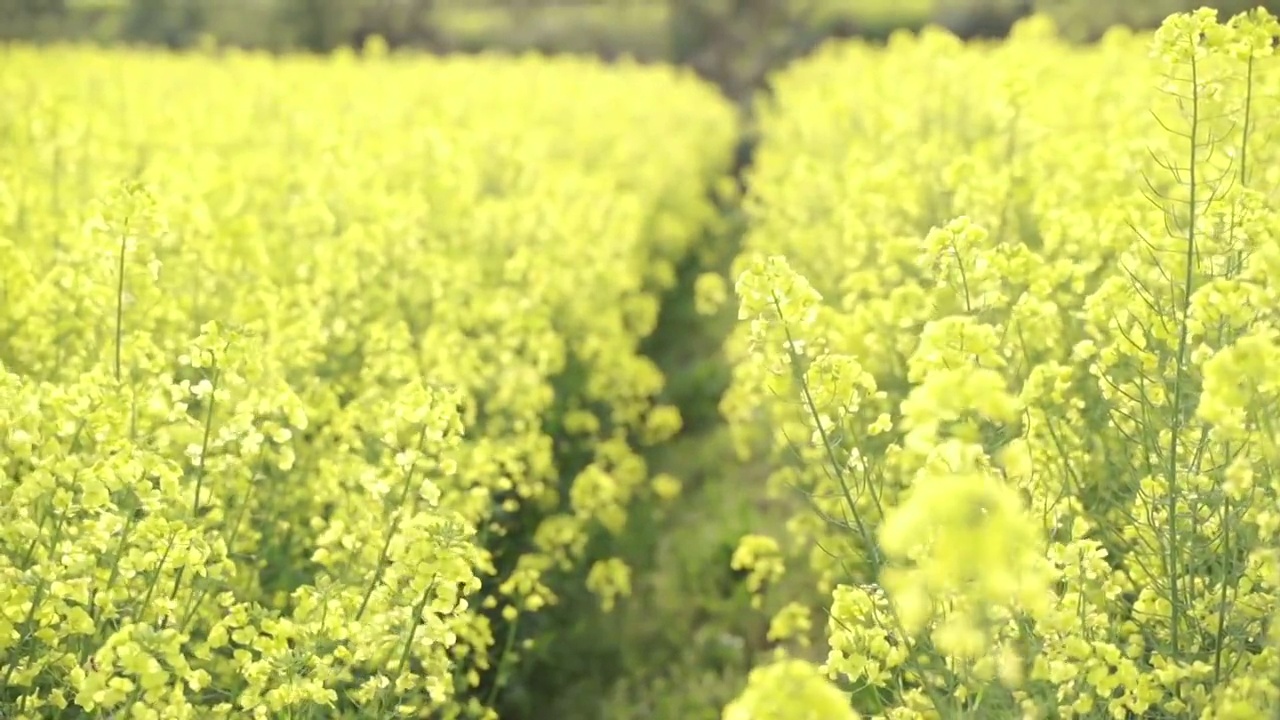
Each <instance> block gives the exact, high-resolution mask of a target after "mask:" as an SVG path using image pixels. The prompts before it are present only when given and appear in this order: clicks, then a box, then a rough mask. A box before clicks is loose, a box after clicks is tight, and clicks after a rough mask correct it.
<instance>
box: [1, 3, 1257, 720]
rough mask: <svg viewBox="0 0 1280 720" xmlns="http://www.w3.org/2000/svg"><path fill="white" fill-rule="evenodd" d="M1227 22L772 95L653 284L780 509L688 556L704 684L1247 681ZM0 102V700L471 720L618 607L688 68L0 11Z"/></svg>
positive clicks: (899, 60) (1116, 699) (784, 716)
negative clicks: (721, 361) (65, 37)
mask: <svg viewBox="0 0 1280 720" xmlns="http://www.w3.org/2000/svg"><path fill="white" fill-rule="evenodd" d="M1278 36H1280V22H1277V21H1276V20H1275V19H1274V18H1272V17H1270V16H1269V15H1266V14H1265V13H1260V14H1254V15H1250V16H1239V17H1236V18H1234V19H1231V20H1229V21H1228V20H1227V19H1225V18H1224V19H1223V20H1222V22H1219V21H1218V20H1217V19H1215V17H1214V15H1213V14H1212V13H1211V12H1199V13H1194V14H1185V15H1176V16H1172V17H1171V18H1170V19H1169V20H1168V21H1167V22H1166V23H1165V25H1164V26H1163V27H1162V28H1161V29H1160V30H1159V31H1158V32H1156V33H1155V34H1154V36H1153V35H1150V34H1142V35H1133V34H1132V33H1128V32H1124V31H1114V32H1112V33H1110V34H1108V35H1107V36H1106V37H1105V38H1104V39H1103V40H1102V41H1101V42H1100V43H1098V44H1096V45H1093V46H1089V47H1072V46H1069V45H1067V44H1066V43H1064V42H1062V41H1060V40H1058V39H1057V38H1056V36H1055V35H1054V32H1053V28H1052V27H1051V26H1050V25H1049V24H1048V23H1047V21H1044V20H1042V19H1039V18H1036V19H1032V20H1030V21H1027V22H1024V23H1023V24H1022V25H1020V26H1019V27H1018V28H1017V31H1016V32H1015V33H1014V35H1013V37H1012V38H1011V39H1010V40H1009V41H1008V42H1005V43H1001V44H999V45H987V46H966V45H963V44H961V43H959V42H958V41H956V40H955V39H954V38H952V37H950V36H948V35H946V34H944V33H941V32H935V31H927V32H925V33H923V34H921V35H919V36H908V35H900V36H897V37H895V38H894V39H893V40H892V42H891V43H890V44H889V46H888V48H871V47H868V46H863V45H859V44H853V43H842V44H836V45H830V46H827V47H826V48H824V49H822V50H821V51H819V52H818V53H817V54H816V55H815V56H813V57H811V58H809V59H806V60H804V61H802V62H800V63H798V64H796V65H794V66H792V67H791V68H789V69H787V70H785V71H783V72H782V73H781V74H779V75H778V76H777V77H776V78H775V82H774V87H773V91H772V93H771V94H770V97H769V99H768V100H762V101H761V103H760V107H759V118H758V122H759V127H760V133H761V137H762V141H761V144H760V147H759V150H758V153H757V159H756V163H755V167H754V168H753V170H752V172H751V178H750V187H751V189H750V191H749V192H748V194H747V195H746V197H744V198H742V199H741V202H742V209H743V211H744V212H745V214H746V218H747V223H748V231H747V233H746V236H745V238H744V239H743V242H742V247H741V248H740V251H741V253H740V256H739V257H738V259H737V261H736V263H735V267H734V268H733V271H732V272H731V273H730V276H728V277H724V276H718V275H714V274H708V275H706V276H704V277H702V278H701V279H700V280H699V283H698V291H699V298H698V300H699V304H700V306H704V307H709V306H714V305H715V304H716V303H717V302H721V303H724V302H732V303H735V304H736V305H737V306H738V309H739V313H738V315H739V318H740V322H739V323H738V326H737V331H736V332H735V333H734V335H733V337H731V338H730V340H729V342H728V344H727V346H726V348H725V354H726V356H727V357H728V358H729V360H730V362H731V363H732V371H733V375H732V384H731V387H730V388H729V390H728V392H727V393H726V394H725V396H724V398H723V402H722V405H721V410H722V415H723V418H724V421H725V423H726V425H727V428H728V430H729V432H731V433H732V436H733V440H734V446H735V449H736V450H737V452H738V454H739V456H740V458H750V459H753V460H755V461H757V462H761V463H764V464H766V465H767V466H768V467H769V468H771V469H772V474H771V475H770V476H769V478H768V481H767V482H768V486H769V490H770V492H772V493H773V494H774V496H775V498H774V500H773V502H774V503H776V504H777V506H779V507H785V508H792V509H793V514H792V516H791V518H790V520H789V521H788V522H787V524H786V532H785V533H765V532H763V531H762V532H760V533H756V534H752V535H749V536H747V537H744V538H743V539H742V542H741V544H740V545H739V547H738V549H737V552H736V553H735V554H734V557H733V559H732V566H733V568H734V569H735V570H738V571H740V572H741V573H742V575H743V578H744V582H745V585H746V586H747V587H748V588H749V589H750V590H751V592H753V593H755V594H756V595H757V596H758V600H759V605H760V607H761V608H762V612H767V613H769V614H770V615H771V617H772V623H771V627H770V630H769V635H770V639H771V640H772V641H773V642H774V643H775V645H776V648H775V649H776V653H777V656H776V658H773V659H772V660H770V661H768V662H765V663H763V664H762V665H761V666H760V667H759V668H758V669H757V670H756V671H755V672H754V673H753V674H752V676H751V678H750V680H749V682H748V683H747V685H746V686H745V687H744V688H743V691H742V694H741V696H740V697H739V698H738V699H737V700H736V701H734V702H733V703H732V704H730V705H729V706H728V707H726V708H725V710H724V715H725V718H726V720H800V719H801V718H822V719H823V720H828V719H831V720H840V719H842V718H843V719H845V720H849V719H850V718H857V717H875V718H886V719H888V718H892V719H894V720H908V719H913V720H914V719H917V718H919V719H925V718H928V719H934V718H936V719H938V720H950V719H952V718H1014V717H1022V718H1028V719H1031V718H1046V719H1048V718H1128V717H1144V718H1145V717H1151V718H1166V717H1167V718H1220V719H1224V720H1225V719H1227V718H1240V719H1241V720H1253V719H1254V718H1258V717H1266V716H1270V715H1271V714H1274V712H1276V711H1277V710H1280V628H1277V626H1276V623H1275V620H1276V615H1277V611H1278V610H1280V470H1277V469H1276V468H1275V467H1274V466H1273V465H1272V463H1275V462H1278V461H1280V445H1277V443H1276V440H1275V437H1276V435H1275V429H1276V421H1277V420H1280V415H1278V414H1277V413H1280V409H1278V408H1280V406H1277V400H1280V375H1277V373H1280V369H1278V368H1280V362H1277V361H1280V298H1278V297H1277V293H1280V289H1277V288H1280V283H1278V282H1277V280H1280V278H1277V277H1275V276H1276V274H1277V273H1280V245H1277V243H1276V237H1277V236H1278V235H1277V234H1278V233H1280V213H1277V211H1276V210H1274V209H1273V207H1274V206H1275V203H1276V200H1277V199H1278V198H1277V190H1278V189H1280V173H1278V172H1277V169H1276V168H1277V167H1280V164H1278V163H1277V161H1280V145H1277V144H1276V143H1275V142H1274V141H1273V138H1272V137H1271V135H1272V133H1274V132H1275V131H1276V129H1277V128H1280V124H1278V123H1277V120H1276V118H1280V72H1277V67H1276V65H1275V60H1274V59H1273V57H1272V53H1273V48H1274V46H1275V40H1276V38H1277V37H1278ZM0 93H2V96H3V97H5V98H6V99H7V100H8V102H5V103H0V717H5V718H10V717H12V718H63V717H69V718H79V717H84V718H108V717H112V718H206V717H227V718H240V717H258V718H338V717H347V718H385V717H416V718H427V717H436V718H486V717H487V718H493V717H497V713H496V712H495V710H494V707H495V703H494V698H495V697H497V696H498V695H499V694H500V693H501V691H502V688H503V685H504V682H505V681H506V679H507V678H509V677H510V675H511V674H512V673H514V672H516V669H518V668H519V666H520V663H521V662H522V656H523V653H524V652H525V651H526V650H528V649H530V647H532V646H533V645H536V643H537V642H538V640H539V637H538V634H537V632H533V631H530V630H529V628H530V627H533V628H537V627H539V625H538V617H539V615H540V614H541V613H543V612H545V611H546V609H547V608H549V607H552V606H554V605H555V604H556V603H557V601H558V599H559V597H558V595H559V592H558V591H559V590H560V589H563V588H565V587H567V586H566V583H582V584H584V585H585V586H586V587H587V588H589V589H590V590H591V591H592V592H593V593H595V594H596V595H598V597H599V601H600V602H601V603H602V604H603V605H604V606H606V607H612V606H613V605H615V604H618V603H625V602H626V599H625V596H626V595H627V594H628V593H629V591H630V588H631V587H632V585H633V583H634V582H636V581H637V578H634V577H633V572H632V570H631V569H630V568H629V567H628V566H627V564H626V563H624V562H623V561H622V560H620V559H619V558H617V557H612V556H610V555H609V553H607V552H602V551H601V550H600V548H601V546H602V545H601V543H599V542H597V540H598V539H599V538H601V537H608V536H609V535H611V534H618V533H621V532H623V531H624V529H625V528H626V527H627V526H628V524H629V523H631V522H632V521H633V520H634V519H635V517H636V514H637V513H641V512H649V511H650V510H651V508H653V507H654V506H655V505H661V503H663V502H680V500H679V499H678V498H679V488H680V479H679V478H675V477H671V476H668V475H664V474H661V473H656V472H654V471H652V470H651V469H650V468H649V467H648V466H647V464H646V462H645V460H644V456H643V454H642V451H643V449H644V448H646V447H649V446H653V445H657V444H661V443H663V442H665V441H666V440H668V439H670V438H671V437H673V436H674V435H675V434H676V433H678V432H679V431H680V428H681V417H680V413H679V411H678V409H676V408H675V407H673V406H671V405H669V404H667V403H664V402H663V391H664V384H665V382H666V378H664V377H663V374H662V372H661V371H660V370H659V369H658V368H657V367H656V365H655V364H654V362H653V361H652V360H650V359H648V358H647V357H646V356H645V355H644V354H643V352H642V343H643V341H644V340H645V338H647V337H648V336H650V335H651V334H652V333H653V332H654V329H655V326H656V324H657V322H658V309H659V303H660V301H661V298H662V297H663V295H664V293H666V292H668V291H669V290H670V288H671V287H672V285H673V284H674V282H675V274H676V272H675V270H676V267H677V265H679V264H680V263H682V262H683V261H685V260H686V259H687V258H688V257H689V256H690V255H691V254H693V253H696V252H698V250H699V248H698V243H699V242H700V238H703V237H704V236H705V235H706V234H707V233H708V231H709V229H710V228H713V227H715V226H717V224H718V223H721V222H722V219H721V218H720V217H719V212H720V211H719V209H718V206H717V204H718V202H720V201H722V200H723V198H724V197H725V196H726V194H727V193H728V192H729V191H728V190H726V188H728V187H731V183H727V182H726V179H727V178H726V174H727V173H728V172H729V170H730V167H731V164H732V155H733V150H734V144H735V141H736V137H737V127H736V125H737V122H738V119H737V117H736V116H735V112H734V110H733V109H732V107H731V106H730V105H729V104H728V103H727V102H726V101H724V100H723V99H722V98H720V97H719V96H718V95H717V94H716V93H715V92H714V91H713V90H712V89H711V88H709V87H708V86H706V85H705V84H703V83H701V82H700V81H697V80H696V79H694V78H692V77H691V76H689V75H687V74H683V73H680V72H677V71H674V70H671V69H668V68H663V67H656V66H649V67H640V66H634V65H629V64H626V63H621V64H614V65H610V66H604V65H600V64H597V63H594V62H589V61H586V60H580V59H567V58H560V59H554V60H553V59H545V58H541V59H534V58H497V57H487V56H480V57H474V58H467V59H441V58H434V59H426V58H418V57H413V56H401V55H386V54H385V53H380V52H372V53H368V54H366V55H364V56H361V57H356V56H354V55H351V54H349V53H338V54H336V55H333V56H330V57H325V58H314V57H311V58H304V57H290V58H283V59H282V58H273V57H269V56H266V55H256V54H248V53H237V52H227V53H211V52H203V53H192V54H187V55H181V56H174V55H168V56H162V55H159V54H151V53H147V52H142V51H123V50H117V51H101V50H90V49H85V48H72V47H59V48H44V49H38V50H37V49H32V48H26V47H9V48H5V49H3V50H0ZM731 461H736V459H735V458H725V462H726V463H728V462H731ZM706 511H707V512H708V513H714V512H715V508H707V509H706ZM603 546H604V547H607V546H608V544H607V543H604V544H603ZM796 576H799V577H803V578H805V583H804V584H800V585H797V584H796V583H794V582H792V583H786V582H783V579H784V577H796ZM797 588H799V590H797Z"/></svg>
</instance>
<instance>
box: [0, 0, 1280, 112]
mask: <svg viewBox="0 0 1280 720" xmlns="http://www.w3.org/2000/svg"><path fill="white" fill-rule="evenodd" d="M1206 4H1207V5H1212V6H1217V7H1219V8H1221V9H1222V10H1224V11H1227V12H1235V11H1238V10H1241V9H1243V8H1245V7H1249V6H1254V5H1258V4H1263V5H1267V6H1269V7H1270V8H1271V9H1273V10H1280V0H1253V1H1252V2H1251V1H1250V0H1216V1H1215V0H1124V1H1123V2H1121V1H1119V0H1111V1H1107V0H0V40H3V39H23V40H37V41H56V40H88V41H93V42H100V43H107V44H111V43H131V44H133V43H142V44H148V45H165V46H169V47H173V48H181V47H187V46H192V45H195V44H198V43H200V42H201V41H202V40H203V39H214V40H216V41H217V43H218V44H220V45H225V46H236V47H243V48H258V49H265V50H270V51H285V50H311V51H317V52H324V51H328V50H332V49H334V48H337V47H339V46H353V47H359V46H360V45H361V44H362V43H363V41H364V40H365V38H367V37H368V36H370V35H374V34H377V35H380V36H382V37H384V38H386V39H387V40H388V42H389V43H390V44H391V45H392V46H395V47H403V46H414V47H420V48H423V49H428V50H431V51H434V52H478V51H483V50H504V51H514V52H521V51H541V52H576V53H593V54H598V55H600V56H602V57H605V58H616V57H619V56H629V57H633V58H636V59H639V60H646V61H671V62H677V63H682V64H686V65H689V66H692V67H693V68H695V69H696V70H697V71H698V72H699V73H701V74H702V75H703V76H704V77H707V78H709V79H711V80H713V81H714V82H716V83H718V84H719V85H720V86H721V87H723V88H724V89H725V90H726V91H727V92H728V93H729V94H730V95H731V96H733V97H735V98H738V99H741V98H742V97H743V94H744V93H749V92H750V91H751V89H753V88H756V87H759V85H760V83H761V82H762V80H763V78H764V77H765V76H766V75H767V74H768V73H769V71H770V70H771V69H773V68H776V67H778V66H779V65H780V64H783V63H786V62H788V61H789V60H791V59H792V58H794V57H797V56H800V55H803V54H805V53H806V52H807V51H809V50H811V49H812V48H813V47H814V46H816V45H817V44H819V43H820V42H822V41H823V40H825V39H827V38H831V37H853V36H857V37H863V38H867V39H870V40H882V39H884V38H886V37H887V36H888V35H889V34H890V33H891V32H893V31H894V30H896V29H900V28H908V29H913V28H919V27H921V26H923V25H925V24H927V23H931V22H933V23H938V24H941V25H944V26H946V27H948V28H950V29H952V30H953V31H955V32H957V33H958V34H960V35H962V36H965V37H999V36H1001V35H1003V34H1004V33H1006V32H1007V31H1008V29H1009V26H1010V25H1011V24H1012V22H1013V21H1014V20H1016V19H1017V18H1018V17H1021V16H1023V15H1025V14H1027V13H1029V12H1032V11H1036V10H1039V11H1044V12H1047V13H1049V14H1051V15H1053V16H1054V17H1056V18H1057V19H1058V20H1059V22H1060V24H1061V26H1062V27H1063V28H1064V30H1065V31H1066V32H1067V33H1069V34H1070V35H1071V36H1072V37H1075V38H1078V39H1081V40H1089V39H1093V38H1096V37H1098V36H1099V35H1100V34H1101V32H1102V31H1103V30H1104V29H1105V28H1106V27H1108V26H1111V25H1113V24H1116V23H1123V24H1127V25H1129V26H1131V27H1135V28H1152V27H1155V25H1156V24H1158V22H1159V21H1160V19H1162V18H1163V17H1164V16H1166V15H1167V14H1169V13H1170V12H1175V11H1178V10H1185V9H1189V8H1191V7H1193V6H1200V5H1206Z"/></svg>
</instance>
